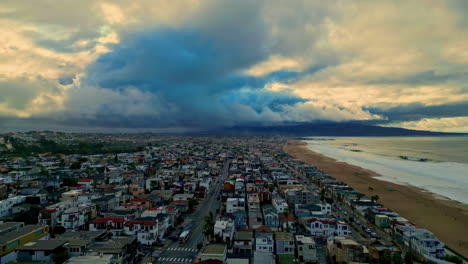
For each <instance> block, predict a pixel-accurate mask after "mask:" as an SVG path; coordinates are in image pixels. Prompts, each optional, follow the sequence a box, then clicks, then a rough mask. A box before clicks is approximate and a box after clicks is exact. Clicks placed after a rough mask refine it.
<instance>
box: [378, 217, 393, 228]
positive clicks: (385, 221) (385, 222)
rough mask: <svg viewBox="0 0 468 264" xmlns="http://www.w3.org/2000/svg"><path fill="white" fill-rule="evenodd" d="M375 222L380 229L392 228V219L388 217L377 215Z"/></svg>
mask: <svg viewBox="0 0 468 264" xmlns="http://www.w3.org/2000/svg"><path fill="white" fill-rule="evenodd" d="M374 222H375V225H376V226H378V227H382V228H385V227H389V226H390V218H389V217H388V216H386V215H376V216H375V219H374Z"/></svg>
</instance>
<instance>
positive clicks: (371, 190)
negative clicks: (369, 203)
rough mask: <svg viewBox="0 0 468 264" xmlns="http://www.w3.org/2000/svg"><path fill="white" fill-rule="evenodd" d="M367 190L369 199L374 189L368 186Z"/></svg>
mask: <svg viewBox="0 0 468 264" xmlns="http://www.w3.org/2000/svg"><path fill="white" fill-rule="evenodd" d="M367 189H369V197H372V195H373V194H374V188H373V187H371V186H369V188H367Z"/></svg>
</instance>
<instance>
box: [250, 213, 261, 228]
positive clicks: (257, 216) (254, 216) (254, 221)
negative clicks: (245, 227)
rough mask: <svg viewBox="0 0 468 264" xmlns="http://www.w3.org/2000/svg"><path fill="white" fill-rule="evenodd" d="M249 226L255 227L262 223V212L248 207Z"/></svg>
mask: <svg viewBox="0 0 468 264" xmlns="http://www.w3.org/2000/svg"><path fill="white" fill-rule="evenodd" d="M248 220H249V227H250V228H253V229H255V228H257V227H259V226H261V225H262V224H263V216H262V212H261V211H260V210H259V209H258V208H256V209H250V210H249V219H248Z"/></svg>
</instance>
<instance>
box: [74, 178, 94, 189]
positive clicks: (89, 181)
mask: <svg viewBox="0 0 468 264" xmlns="http://www.w3.org/2000/svg"><path fill="white" fill-rule="evenodd" d="M77 183H78V184H81V185H82V186H83V188H84V189H86V190H91V189H92V188H93V179H79V180H78V182H77Z"/></svg>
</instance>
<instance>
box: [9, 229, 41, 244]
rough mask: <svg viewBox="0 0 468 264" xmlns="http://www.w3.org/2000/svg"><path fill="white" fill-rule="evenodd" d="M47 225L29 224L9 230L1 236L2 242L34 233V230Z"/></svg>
mask: <svg viewBox="0 0 468 264" xmlns="http://www.w3.org/2000/svg"><path fill="white" fill-rule="evenodd" d="M44 227H45V226H43V225H27V226H24V227H21V228H19V229H17V230H14V231H11V232H7V233H5V234H3V235H2V236H0V244H5V243H8V242H10V241H12V240H14V239H17V238H20V237H22V236H25V235H27V234H29V233H32V232H33V231H36V230H39V229H42V228H44Z"/></svg>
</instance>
